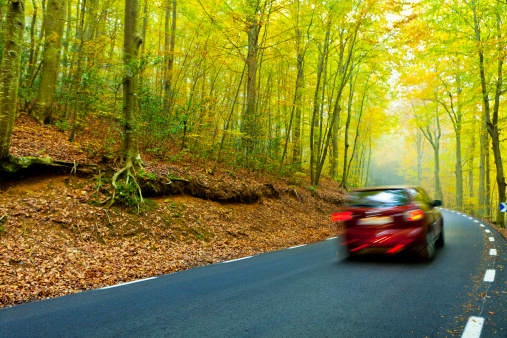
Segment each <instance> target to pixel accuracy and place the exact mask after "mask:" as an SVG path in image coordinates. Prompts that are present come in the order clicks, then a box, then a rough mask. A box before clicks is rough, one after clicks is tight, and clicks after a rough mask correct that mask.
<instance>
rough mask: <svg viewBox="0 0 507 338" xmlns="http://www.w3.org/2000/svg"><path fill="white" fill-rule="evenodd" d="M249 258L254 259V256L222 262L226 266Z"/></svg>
mask: <svg viewBox="0 0 507 338" xmlns="http://www.w3.org/2000/svg"><path fill="white" fill-rule="evenodd" d="M248 258H252V256H246V257H241V258H236V259H231V260H230V261H225V262H222V263H224V264H225V263H232V262H237V261H242V260H243V259H248Z"/></svg>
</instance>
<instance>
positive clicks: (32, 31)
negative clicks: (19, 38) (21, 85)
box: [0, 0, 37, 87]
mask: <svg viewBox="0 0 507 338" xmlns="http://www.w3.org/2000/svg"><path fill="white" fill-rule="evenodd" d="M32 5H33V14H32V23H31V25H30V54H29V56H28V69H27V76H26V83H25V87H28V85H29V84H30V82H29V81H30V78H31V74H30V69H31V67H33V69H35V64H36V63H37V60H34V55H35V47H36V46H37V44H36V43H35V28H36V25H37V1H36V0H32ZM0 20H1V17H0ZM32 65H33V66H32Z"/></svg>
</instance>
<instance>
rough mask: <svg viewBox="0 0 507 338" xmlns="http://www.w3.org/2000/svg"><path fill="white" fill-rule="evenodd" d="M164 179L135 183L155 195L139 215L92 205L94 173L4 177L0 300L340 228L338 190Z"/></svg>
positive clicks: (241, 252) (317, 236)
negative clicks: (335, 217) (336, 214)
mask: <svg viewBox="0 0 507 338" xmlns="http://www.w3.org/2000/svg"><path fill="white" fill-rule="evenodd" d="M158 170H160V168H158ZM156 171H157V170H155V169H154V172H156ZM166 177H168V180H167V181H161V180H153V179H148V178H147V179H146V181H142V182H141V184H143V186H144V187H145V190H146V192H147V195H150V196H153V197H151V198H150V199H149V201H148V202H147V205H148V206H147V207H146V208H144V209H143V210H141V211H140V212H139V214H138V213H137V212H135V211H128V210H127V209H125V208H123V207H120V206H113V207H111V208H105V207H104V206H103V205H102V204H100V201H101V200H104V199H106V197H107V196H105V195H104V194H103V193H102V191H101V190H102V189H99V187H100V186H101V185H100V184H99V181H100V180H99V178H98V175H97V176H95V177H93V178H89V179H86V178H79V177H75V176H67V175H64V176H62V175H56V176H44V177H41V176H39V177H31V178H27V179H23V180H20V181H17V182H11V183H4V184H2V187H1V191H0V217H2V216H5V217H3V218H2V220H0V307H5V306H11V305H15V304H20V303H23V302H30V301H36V300H40V299H44V298H48V297H57V296H62V295H66V294H70V293H75V292H79V291H83V290H88V289H92V288H100V287H104V286H108V285H113V284H117V283H122V282H128V281H131V280H135V279H139V278H146V277H150V276H157V275H161V274H167V273H171V272H175V271H179V270H184V269H188V268H192V267H196V266H200V265H205V264H212V263H217V262H220V261H224V260H229V259H233V258H239V257H243V256H248V255H253V254H258V253H262V252H266V251H272V250H277V249H281V248H286V247H290V246H294V245H299V244H303V243H311V242H316V241H320V240H323V239H325V238H329V237H334V236H336V235H337V234H338V233H339V232H340V229H337V228H336V224H333V223H331V222H330V215H331V213H333V212H334V211H335V210H336V209H337V205H338V204H339V201H340V199H341V198H342V196H343V192H342V191H341V190H337V189H334V188H327V189H322V190H319V192H318V193H317V192H314V191H310V190H307V189H305V188H302V187H300V186H295V185H287V184H285V183H282V184H279V185H272V184H268V183H262V182H263V181H262V180H257V178H255V177H243V178H227V177H228V175H227V174H224V175H223V176H220V175H214V176H211V175H205V174H200V175H193V176H192V175H178V176H176V172H175V171H174V170H173V172H172V174H171V175H168V176H166ZM170 177H172V179H170ZM196 177H197V178H196ZM330 184H332V182H331V183H330ZM150 186H151V188H149V187H150ZM150 189H152V190H151V191H150ZM164 189H165V190H164ZM164 194H172V196H162V195H164ZM192 195H194V196H192ZM195 196H199V197H195Z"/></svg>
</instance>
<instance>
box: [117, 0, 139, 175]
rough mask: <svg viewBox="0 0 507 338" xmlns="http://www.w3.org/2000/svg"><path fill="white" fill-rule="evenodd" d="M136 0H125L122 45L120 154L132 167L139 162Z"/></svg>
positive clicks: (126, 164)
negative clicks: (123, 70)
mask: <svg viewBox="0 0 507 338" xmlns="http://www.w3.org/2000/svg"><path fill="white" fill-rule="evenodd" d="M137 7H138V1H137V0H125V28H124V45H123V62H124V67H125V75H124V79H123V120H124V121H123V140H122V144H121V149H120V152H121V154H120V156H121V158H122V159H123V161H124V163H125V167H129V168H130V167H132V166H133V165H136V164H138V162H140V160H141V157H140V154H139V143H138V126H137V103H136V97H135V94H136V90H137V75H136V62H137V56H138V52H139V47H140V46H141V43H142V41H141V38H140V37H139V36H138V35H137V32H136V28H137V18H138V12H137Z"/></svg>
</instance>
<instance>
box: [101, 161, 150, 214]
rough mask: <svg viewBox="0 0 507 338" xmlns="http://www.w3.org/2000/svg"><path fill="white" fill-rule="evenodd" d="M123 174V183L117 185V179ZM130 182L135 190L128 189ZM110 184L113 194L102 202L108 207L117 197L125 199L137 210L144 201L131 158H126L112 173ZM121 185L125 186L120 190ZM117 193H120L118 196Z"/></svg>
mask: <svg viewBox="0 0 507 338" xmlns="http://www.w3.org/2000/svg"><path fill="white" fill-rule="evenodd" d="M122 175H124V176H125V183H124V184H121V186H119V185H118V184H119V183H118V182H119V181H118V180H119V179H120V177H121V176H122ZM130 184H132V185H133V186H134V187H135V192H134V191H131V190H130V189H129V186H130ZM111 185H112V186H113V195H112V196H111V197H110V198H109V199H107V200H106V201H105V202H104V203H108V207H110V206H112V205H113V204H114V203H115V202H117V201H118V200H119V199H125V200H126V201H127V202H128V204H130V205H132V206H135V207H136V208H137V209H138V211H139V205H140V204H143V203H144V199H143V193H142V189H141V186H140V185H139V183H138V182H137V179H136V171H135V167H134V165H133V162H132V160H131V159H128V160H127V162H126V164H125V166H124V167H123V168H121V169H120V170H118V171H117V172H115V173H114V175H113V177H112V178H111ZM122 187H125V188H126V189H124V191H122ZM118 195H120V196H119V197H118Z"/></svg>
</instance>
